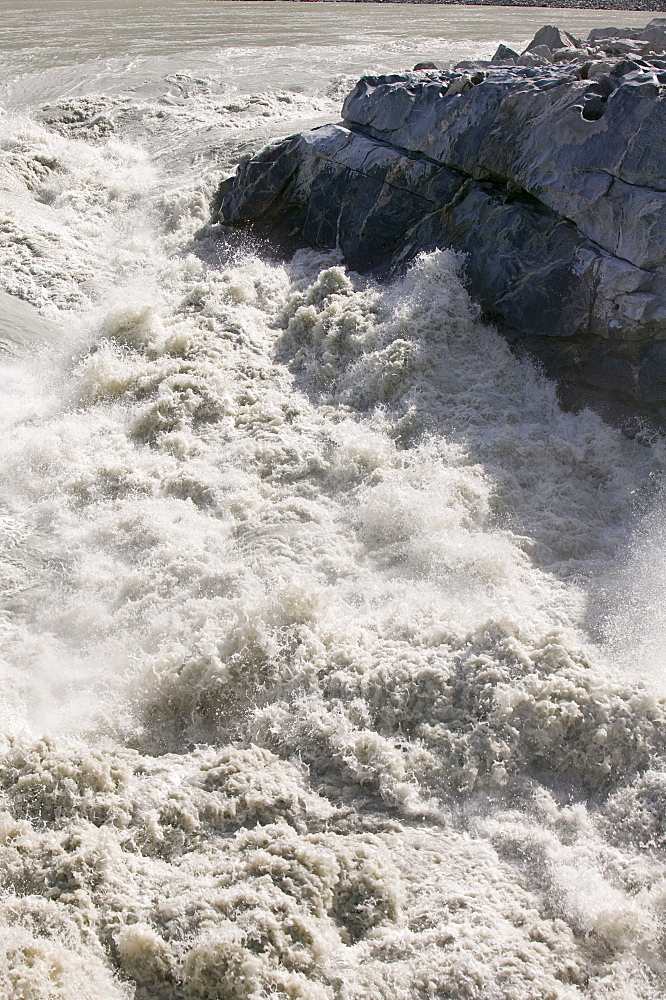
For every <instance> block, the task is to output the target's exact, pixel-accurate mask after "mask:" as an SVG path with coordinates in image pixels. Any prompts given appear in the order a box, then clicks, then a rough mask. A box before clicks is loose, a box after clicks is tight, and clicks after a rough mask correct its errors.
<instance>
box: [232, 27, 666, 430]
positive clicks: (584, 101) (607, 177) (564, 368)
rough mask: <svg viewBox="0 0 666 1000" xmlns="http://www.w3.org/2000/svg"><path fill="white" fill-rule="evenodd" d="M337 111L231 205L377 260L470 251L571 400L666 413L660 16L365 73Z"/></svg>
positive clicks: (385, 266) (260, 170)
mask: <svg viewBox="0 0 666 1000" xmlns="http://www.w3.org/2000/svg"><path fill="white" fill-rule="evenodd" d="M342 113H343V120H342V121H341V122H339V123H338V124H334V125H328V126H324V127H322V128H318V129H314V130H312V131H308V132H303V133H301V134H300V135H296V136H291V137H289V138H287V139H285V140H283V141H282V142H280V143H278V144H276V145H273V146H271V147H269V148H268V149H265V150H264V151H263V152H262V153H260V154H259V155H258V156H257V157H255V158H254V159H252V160H249V161H247V162H245V163H243V164H241V166H240V167H239V169H238V172H237V175H236V177H235V178H232V179H230V180H228V181H226V182H223V184H222V185H221V188H220V192H219V195H218V202H217V206H216V210H217V219H218V221H220V222H221V223H223V224H226V225H233V226H244V227H255V228H258V229H259V230H260V231H263V232H269V233H270V234H271V235H272V236H273V238H277V239H282V240H288V241H291V242H292V244H299V245H311V246H316V247H322V248H337V249H339V250H340V251H342V253H343V254H344V257H345V260H346V262H347V264H348V266H349V267H350V268H352V269H354V270H356V271H360V272H368V271H373V272H374V273H376V274H377V275H378V276H379V277H390V276H392V275H394V274H396V273H398V272H399V271H400V270H401V269H403V268H404V267H405V266H406V265H407V264H408V262H409V261H410V260H411V259H412V258H413V257H414V256H415V255H416V254H417V253H419V252H421V251H430V250H434V249H436V248H444V247H452V248H453V249H455V250H458V251H462V252H464V253H465V254H466V255H467V257H466V274H467V279H468V284H469V289H470V292H471V294H472V295H473V297H474V298H475V299H476V300H477V301H478V302H479V303H480V304H481V306H482V308H483V310H484V312H485V314H486V316H487V317H488V318H489V319H490V320H492V321H493V322H494V323H496V324H497V326H498V327H499V329H500V330H501V331H502V332H503V333H504V334H505V335H506V336H507V337H508V338H509V340H510V341H511V342H512V344H514V345H515V348H516V349H517V350H519V351H527V352H529V353H530V354H531V355H533V356H535V357H537V358H538V359H539V360H540V362H541V363H542V364H543V366H544V368H545V370H546V372H547V373H548V374H549V375H551V376H553V377H555V378H556V379H557V380H558V384H559V386H560V390H561V395H562V398H563V401H564V402H565V404H566V405H570V406H580V405H592V406H594V407H595V408H596V409H598V410H600V411H601V412H603V413H604V414H605V415H607V416H610V417H611V418H613V419H615V420H616V421H620V422H621V421H623V420H630V421H631V420H634V421H635V420H637V419H638V420H642V419H647V420H648V421H650V422H652V423H653V424H657V425H658V426H661V427H663V426H664V425H665V424H666V19H655V20H653V21H652V22H650V24H649V25H647V27H646V28H645V29H643V30H642V31H641V30H636V29H633V30H632V29H627V30H622V29H617V28H609V29H595V30H594V31H592V32H591V33H590V36H589V37H588V39H587V41H586V42H581V41H579V40H578V39H576V38H574V37H573V36H571V35H569V34H567V33H566V32H561V31H559V30H558V29H557V28H553V27H546V28H542V29H541V30H540V31H539V32H538V33H537V35H536V36H535V38H534V40H533V41H532V42H531V43H530V45H529V46H528V48H527V49H526V50H525V52H524V53H523V54H522V55H519V54H518V53H515V52H512V51H511V50H510V49H507V48H506V47H504V46H502V47H500V50H498V53H497V54H496V56H495V57H494V58H493V60H492V61H491V62H490V63H474V64H472V63H462V64H458V66H457V67H455V68H453V69H445V68H436V67H432V66H431V67H430V68H420V69H419V68H417V69H416V70H415V71H414V72H410V73H405V74H399V75H392V76H377V77H372V76H367V77H364V78H363V79H361V80H360V81H359V82H358V84H357V85H356V87H355V88H354V89H353V91H352V92H351V93H350V94H349V96H348V97H347V99H346V101H345V103H344V106H343V112H342Z"/></svg>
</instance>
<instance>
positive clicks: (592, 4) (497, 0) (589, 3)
mask: <svg viewBox="0 0 666 1000" xmlns="http://www.w3.org/2000/svg"><path fill="white" fill-rule="evenodd" d="M328 2H330V0H328ZM333 2H335V0H333ZM352 3H453V4H456V5H465V6H471V7H564V8H570V9H573V10H583V9H584V10H650V11H657V12H659V11H666V2H665V0H604V2H603V3H601V2H599V0H571V2H567V0H352Z"/></svg>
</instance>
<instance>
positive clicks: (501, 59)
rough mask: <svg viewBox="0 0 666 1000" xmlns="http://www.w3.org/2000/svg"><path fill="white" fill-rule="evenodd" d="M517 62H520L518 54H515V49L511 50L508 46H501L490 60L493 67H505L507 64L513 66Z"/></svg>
mask: <svg viewBox="0 0 666 1000" xmlns="http://www.w3.org/2000/svg"><path fill="white" fill-rule="evenodd" d="M517 61H518V53H517V52H514V50H513V49H510V48H509V46H508V45H500V46H499V47H498V49H497V52H496V53H495V55H494V56H493V57H492V59H491V60H490V62H491V65H493V66H495V65H498V64H499V65H505V64H507V63H508V64H509V65H511V66H513V65H515V63H516V62H517Z"/></svg>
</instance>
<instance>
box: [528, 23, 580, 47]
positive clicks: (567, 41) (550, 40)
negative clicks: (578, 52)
mask: <svg viewBox="0 0 666 1000" xmlns="http://www.w3.org/2000/svg"><path fill="white" fill-rule="evenodd" d="M541 45H545V46H546V47H547V48H548V49H550V51H551V52H554V51H555V49H564V48H571V49H578V48H580V42H579V41H578V39H577V38H574V36H573V35H570V34H569V32H568V31H560V29H559V28H556V27H555V26H554V25H552V24H546V25H544V27H543V28H539V30H538V31H537V33H536V35H535V36H534V38H533V39H532V41H531V42H530V44H529V45H528V46H527V48H526V49H525V51H526V52H533V51H534V49H538V48H539V47H540V46H541Z"/></svg>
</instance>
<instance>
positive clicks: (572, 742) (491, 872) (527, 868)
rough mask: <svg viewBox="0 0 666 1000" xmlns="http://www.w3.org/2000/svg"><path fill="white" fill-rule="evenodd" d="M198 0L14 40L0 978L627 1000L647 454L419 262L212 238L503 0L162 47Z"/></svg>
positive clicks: (3, 192)
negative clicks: (375, 79) (71, 41)
mask: <svg viewBox="0 0 666 1000" xmlns="http://www.w3.org/2000/svg"><path fill="white" fill-rule="evenodd" d="M77 3H78V0H77ZM24 6H25V7H26V10H27V8H28V7H29V6H30V5H29V4H27V3H26V4H25V5H24ZM78 6H79V7H80V12H81V17H82V18H83V17H84V15H85V12H86V10H87V11H88V14H90V11H93V12H94V10H95V9H96V10H97V12H98V13H100V11H101V8H100V7H99V6H98V7H97V8H95V5H94V4H92V3H90V4H88V5H85V4H82V3H80V4H78ZM107 6H108V5H107ZM195 6H196V5H195V4H194V3H193V2H192V0H180V2H178V0H170V3H169V4H166V3H163V4H162V5H161V7H160V4H159V3H157V0H153V2H151V3H148V4H146V5H145V10H144V8H143V7H142V8H141V10H140V11H139V10H138V9H137V18H139V14H140V15H141V17H142V18H145V22H144V21H141V23H140V24H139V21H137V22H136V24H135V25H134V27H135V30H134V32H132V31H131V30H130V29H131V28H132V23H130V21H128V20H127V18H129V17H130V13H129V11H130V8H129V7H128V6H127V4H125V5H124V6H123V4H122V3H120V2H119V3H118V4H117V7H118V11H120V12H121V13H122V14H123V17H120V15H118V17H117V18H116V21H117V34H115V35H114V33H113V32H114V30H116V29H114V28H113V24H114V23H116V22H114V21H113V17H112V16H111V14H109V18H110V20H109V24H108V25H106V28H105V30H106V31H107V32H108V33H110V34H109V35H108V37H109V42H108V51H106V52H103V51H102V50H101V48H100V49H99V51H91V52H89V51H87V50H86V49H85V47H83V48H81V47H79V48H78V49H77V50H76V52H77V55H76V58H74V57H73V56H72V57H71V58H69V59H67V58H64V57H63V56H62V46H61V43H60V42H58V45H56V46H55V48H54V52H55V51H56V50H57V52H58V53H60V55H58V56H57V57H56V55H54V54H53V53H52V52H51V51H50V49H49V45H50V44H51V42H50V40H49V38H50V36H49V32H48V31H47V30H46V28H42V29H40V31H41V34H39V33H38V34H39V38H38V44H37V42H36V43H35V48H34V51H33V52H32V55H31V54H30V51H28V49H26V47H25V45H24V46H19V45H16V46H14V47H12V45H13V43H12V42H11V39H12V37H13V36H12V35H11V32H9V34H8V35H7V36H6V38H5V42H6V46H5V53H4V59H5V65H6V68H7V72H5V75H4V77H3V83H2V87H1V88H0V103H2V105H3V110H2V111H1V112H0V289H2V290H3V291H2V293H1V294H0V371H1V380H2V389H3V391H2V394H1V397H0V419H1V420H2V437H1V440H2V448H0V615H1V617H0V633H1V640H2V663H1V665H0V683H1V691H2V698H1V701H0V996H1V997H2V998H3V1000H4V998H5V997H6V998H7V1000H101V998H104V1000H121V998H122V1000H129V998H131V997H136V998H137V1000H184V998H186V1000H259V998H267V997H269V996H278V997H292V998H299V1000H334V998H335V1000H337V998H340V1000H380V998H381V1000H383V998H386V1000H395V998H400V1000H408V998H409V1000H412V998H414V1000H416V998H419V1000H421V998H423V1000H425V998H428V997H433V998H441V1000H444V998H447V1000H449V998H450V1000H574V998H591V1000H658V998H660V997H662V996H663V995H664V988H665V985H666V977H665V975H664V962H663V959H664V950H663V949H664V913H665V910H666V868H665V865H664V846H665V844H666V818H665V815H666V814H665V812H664V808H665V806H666V745H665V740H664V721H665V718H664V717H665V714H666V713H665V708H666V704H665V702H664V694H665V693H666V692H665V690H664V683H663V636H664V621H663V600H662V598H663V595H664V592H665V591H666V559H664V552H665V547H664V540H663V529H662V524H663V515H662V511H663V499H662V491H663V485H662V482H663V467H664V451H663V445H662V441H661V439H659V438H657V439H654V438H650V437H648V436H647V435H646V437H645V439H644V440H629V439H627V438H625V437H623V436H622V434H621V433H620V432H619V431H617V430H616V429H613V428H611V427H609V426H608V425H606V424H604V423H603V422H602V421H601V420H600V418H598V417H597V416H595V415H594V414H593V413H591V412H589V411H586V412H582V413H578V414H572V413H564V412H562V411H561V410H560V408H559V406H558V403H557V397H556V392H555V388H554V387H553V386H552V385H551V384H550V383H548V382H547V381H545V380H544V379H543V378H542V377H541V375H540V374H539V372H538V371H536V370H535V369H534V367H533V366H532V365H531V364H530V363H529V362H528V361H526V360H519V359H517V358H516V357H515V356H514V355H512V354H511V352H510V350H509V348H508V346H507V344H506V342H505V341H504V340H503V339H502V338H501V337H499V336H498V335H497V333H496V332H495V331H494V330H493V329H492V328H490V327H488V326H487V325H485V324H484V323H483V322H482V321H481V319H480V316H479V311H478V309H477V308H476V306H475V305H474V303H473V302H471V301H470V299H469V297H468V295H467V293H466V291H465V288H464V260H462V259H460V258H457V257H456V256H455V255H453V254H452V253H450V252H448V251H440V252H437V253H434V254H431V255H429V256H425V257H422V258H420V259H419V260H417V261H416V263H415V264H414V266H413V267H412V269H411V270H410V271H409V273H408V274H407V275H406V276H405V277H404V278H402V279H401V280H400V281H397V282H395V283H394V284H392V285H388V286H378V285H375V284H374V283H373V282H371V281H368V280H367V279H361V278H359V277H358V276H357V275H354V274H352V273H348V272H347V271H346V270H345V268H344V266H343V265H342V262H341V261H340V260H339V259H338V258H337V257H336V255H335V254H320V253H316V252H312V251H301V252H299V253H297V254H296V255H295V256H294V257H293V258H292V259H290V260H287V261H280V260H278V259H277V258H276V255H275V254H274V253H273V252H272V249H271V248H270V247H269V246H267V245H256V244H248V243H247V242H244V241H243V239H242V238H239V237H234V238H233V239H230V240H227V242H225V241H224V237H225V233H224V232H223V231H222V230H220V228H219V227H210V226H209V225H208V220H209V215H210V211H209V205H210V200H211V197H212V195H213V193H214V190H215V187H216V185H217V183H218V182H219V179H220V177H221V176H225V175H227V174H229V173H230V172H231V171H232V170H233V169H234V166H235V164H236V163H237V162H238V161H239V159H240V158H242V157H243V156H245V155H248V153H250V152H252V151H254V150H255V149H257V148H259V147H260V146H261V145H263V143H264V142H266V141H268V140H269V139H271V138H273V137H276V136H280V135H284V134H288V133H289V132H290V131H296V130H297V129H302V128H304V127H307V125H308V124H313V125H314V124H317V123H319V122H322V121H330V120H335V118H336V117H337V115H338V113H339V105H340V95H341V93H343V92H344V88H345V87H346V86H347V83H348V82H349V80H351V79H352V78H353V77H354V76H355V75H357V74H358V73H360V72H361V71H362V69H363V68H366V67H367V68H388V69H391V68H395V69H398V68H404V64H405V63H406V64H411V63H413V62H414V61H415V59H416V58H425V57H430V58H435V57H442V56H444V57H446V58H449V57H451V58H454V57H455V55H456V53H460V54H461V55H463V56H465V55H470V54H474V53H479V54H481V55H487V54H489V52H490V51H492V49H493V48H494V47H495V46H496V44H497V42H498V41H499V40H502V41H505V42H509V43H514V44H516V41H519V40H520V38H521V37H523V35H524V36H525V37H526V36H527V35H528V34H529V31H525V30H524V24H523V20H521V18H522V19H525V18H527V17H528V15H527V13H526V12H518V13H516V14H515V17H516V18H517V20H516V21H515V22H511V23H509V24H507V26H506V30H505V31H504V32H502V33H500V32H499V31H498V29H497V25H496V24H495V23H493V18H494V17H496V16H497V15H496V13H495V14H494V13H493V12H492V11H489V10H488V9H487V8H483V9H480V10H479V12H478V18H479V19H480V20H478V22H475V27H474V33H472V36H471V37H468V36H465V35H462V34H461V33H460V32H459V34H458V36H456V34H455V32H453V34H452V35H451V36H450V37H448V38H445V39H444V40H443V41H442V40H440V41H438V36H437V31H438V30H439V31H441V32H444V30H445V21H444V17H443V13H442V14H441V20H440V21H439V22H436V21H434V20H433V18H435V13H434V12H432V11H423V10H422V9H420V10H418V9H416V8H413V9H411V10H410V13H409V17H410V18H413V19H418V18H421V21H420V22H419V23H420V24H421V25H422V28H423V32H422V36H418V37H416V36H415V35H414V28H413V26H412V27H410V28H409V31H411V33H412V37H411V38H410V37H409V32H408V31H407V29H404V30H403V34H402V35H400V33H399V31H398V27H397V20H396V19H397V18H398V15H397V13H396V11H395V9H394V10H392V11H391V13H390V18H392V19H393V20H392V21H390V23H387V22H383V21H382V20H381V18H383V17H388V16H389V15H388V12H384V11H382V10H381V8H379V9H377V10H373V11H368V10H367V8H366V9H364V11H363V13H362V14H361V13H358V15H357V14H356V13H355V12H353V11H352V10H350V9H349V8H353V7H354V6H355V5H348V6H346V5H330V8H329V9H328V10H327V12H326V14H325V15H324V14H322V15H321V16H322V18H323V21H322V25H321V26H318V27H317V28H313V27H312V21H310V22H307V23H306V22H305V21H303V18H304V17H306V14H305V12H304V10H303V8H307V9H308V11H312V10H314V9H315V5H298V4H279V3H268V4H257V3H237V4H234V5H233V7H234V10H235V13H234V15H233V16H234V18H236V20H234V21H233V22H229V31H228V35H229V37H228V38H227V46H226V48H225V47H224V45H223V44H222V40H221V39H220V41H219V45H218V48H215V47H214V46H213V45H212V43H211V44H209V45H207V47H205V50H204V48H202V46H203V41H202V39H203V38H204V31H203V27H202V25H201V24H199V25H198V27H197V24H198V22H196V19H194V20H193V21H192V28H191V34H192V38H189V36H187V31H186V29H185V28H183V29H182V32H183V37H182V38H181V39H180V40H179V39H178V38H176V37H175V36H174V37H173V38H172V37H171V35H169V31H167V29H166V28H164V37H163V38H162V36H161V35H160V31H159V30H158V28H160V25H161V24H162V22H161V21H159V16H161V15H163V14H164V13H165V10H166V8H167V7H168V8H169V12H170V13H171V14H173V13H174V12H176V11H177V10H180V11H181V12H186V13H189V14H191V15H192V18H194V8H195ZM220 6H221V5H220ZM6 7H7V10H6V11H5V13H6V14H7V17H8V18H9V21H8V23H10V26H11V16H14V13H13V12H14V11H15V8H11V9H10V8H9V5H8V4H7V5H6ZM121 8H122V11H121ZM203 8H205V12H204V10H203ZM213 8H215V9H218V5H213V4H202V5H200V9H201V17H202V18H204V20H205V24H206V25H209V24H210V18H211V17H212V16H213V14H212V9H213ZM259 8H262V9H261V11H260V12H259V14H260V15H261V16H260V17H259V14H257V11H258V10H259ZM332 8H335V9H336V10H337V11H338V12H339V13H338V14H337V15H335V16H338V18H339V19H344V18H347V19H349V20H348V21H345V22H344V28H345V31H344V37H343V38H342V40H341V41H339V43H338V44H333V41H331V37H332V35H333V34H334V28H335V23H334V20H333V18H334V13H333V10H332ZM45 9H46V10H48V11H49V12H51V14H53V21H52V34H53V37H54V38H55V39H56V41H58V37H59V36H58V35H57V32H58V30H62V31H64V30H65V28H62V26H61V28H58V24H60V21H57V19H56V18H55V14H54V13H53V12H54V11H55V12H56V13H57V12H58V11H61V12H62V10H64V11H65V13H66V5H65V6H64V7H62V5H61V6H59V5H58V4H57V3H56V2H55V0H48V3H47V5H46V7H45ZM77 9H78V8H77ZM450 10H452V11H453V13H449V14H448V16H449V17H454V15H455V16H459V17H461V18H462V17H463V14H462V13H460V14H459V15H458V14H455V9H450ZM290 11H292V12H294V13H293V17H294V18H298V19H299V20H298V25H299V28H298V32H304V31H305V28H306V27H308V31H310V32H311V34H312V36H313V37H312V38H309V37H302V35H300V34H298V32H296V33H295V35H294V38H293V39H292V40H291V41H290V38H289V24H290V22H289V18H290V17H292V13H290ZM116 13H117V12H116ZM562 13H563V14H564V12H562ZM597 14H598V15H599V16H597ZM597 14H595V15H593V14H591V13H590V12H585V15H583V14H582V13H581V14H580V15H578V14H577V15H576V17H579V18H580V19H581V20H582V19H583V17H586V18H588V20H589V24H590V26H591V24H592V23H601V22H602V21H603V19H604V18H606V19H608V17H607V14H606V13H605V12H597ZM551 15H552V11H551V12H550V14H549V17H548V18H547V19H550V16H551ZM59 16H61V14H59ZM62 16H63V17H64V15H62ZM357 16H358V18H360V22H359V23H361V26H362V31H361V29H360V28H359V29H358V31H357V30H356V28H357V27H358V25H357V24H356V25H355V22H354V21H353V18H354V17H357ZM439 16H440V13H439V12H438V13H437V17H439ZM471 16H472V15H470V9H469V8H465V9H464V17H466V18H470V17H471ZM503 16H504V15H503ZM506 16H511V17H513V16H514V13H513V12H512V13H511V14H510V15H508V14H507V15H506ZM529 16H530V17H532V18H533V19H534V21H535V26H538V25H539V24H541V23H542V22H543V20H544V18H543V17H542V16H541V14H540V12H536V13H535V12H534V11H530V12H529ZM567 16H568V14H567ZM593 16H594V17H595V18H596V20H594V21H593V20H592V17H593ZM622 16H623V17H624V16H625V15H622ZM151 17H153V20H152V21H151ZM244 17H245V18H246V19H247V20H248V24H249V27H248V24H245V22H244V21H243V18H244ZM271 17H272V18H273V21H272V22H271V21H270V18H271ZM627 17H628V18H629V15H627ZM252 18H255V21H256V19H257V18H259V20H262V23H263V25H264V27H263V29H262V30H264V31H265V33H266V38H268V39H269V40H270V32H271V30H272V31H273V32H274V33H275V44H274V45H273V46H270V47H269V45H268V43H266V44H265V53H264V57H263V61H262V58H261V53H260V51H259V49H258V48H256V49H252V48H251V47H250V46H249V42H248V40H247V37H245V36H243V37H238V38H236V37H235V36H234V32H236V34H238V35H239V36H240V35H241V34H242V31H245V32H246V35H248V34H249V35H251V34H252V32H253V31H257V30H258V28H257V27H256V23H255V22H252ZM484 18H485V20H484ZM648 19H649V17H646V16H645V15H638V16H637V15H635V14H632V15H631V16H630V19H628V20H627V23H643V22H644V21H645V20H648ZM324 22H325V24H324ZM62 23H63V24H65V25H67V24H69V26H70V30H71V31H74V26H73V24H72V23H71V19H70V21H69V22H68V21H67V18H66V17H65V19H64V21H63V22H62ZM414 23H416V22H414ZM465 23H467V22H465ZM141 25H143V27H141ZM253 25H254V26H253ZM438 25H439V27H438ZM530 25H531V22H530ZM565 26H567V27H568V26H570V25H569V23H567V25H565ZM162 27H164V25H162ZM139 28H141V30H142V31H144V34H150V32H151V31H152V32H153V36H154V48H150V46H148V44H147V43H145V42H144V41H142V39H143V37H144V36H143V35H141V32H140V31H139ZM195 28H196V30H195ZM160 30H161V28H160ZM187 30H189V29H187ZM206 30H208V29H206ZM464 30H468V29H466V28H465V29H464ZM461 31H462V29H461ZM197 32H199V34H197ZM364 32H365V34H364ZM373 32H374V34H373ZM327 33H328V34H327ZM521 33H522V34H521ZM329 36H331V37H329ZM105 37H106V36H105ZM132 38H134V39H135V40H134V41H132V40H131V39H132ZM188 38H189V41H188ZM313 39H314V41H313ZM236 43H237V44H236ZM380 43H381V44H380ZM151 44H152V43H151ZM179 44H180V46H181V48H183V52H184V54H181V55H178V51H179V50H178V45H179ZM54 45H55V43H54ZM97 45H98V48H99V46H101V45H102V42H101V41H100V42H98V43H97ZM132 45H134V46H135V48H136V51H133V50H131V46H132ZM188 45H189V48H187V46H188ZM160 46H162V47H163V48H161V47H160ZM123 53H124V54H123ZM308 53H310V62H309V63H304V60H306V59H307V58H308ZM371 59H372V60H374V61H373V62H372V64H371V62H370V61H371ZM167 63H168V65H166V64H167ZM172 63H173V65H172ZM304 65H305V66H306V68H307V72H306V71H305V70H304ZM340 67H342V69H340ZM234 68H238V72H232V70H234ZM241 70H242V72H241ZM243 73H244V74H245V75H243ZM271 75H272V78H271ZM253 83H254V84H257V83H258V84H259V86H256V87H253V86H252V84H253Z"/></svg>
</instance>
